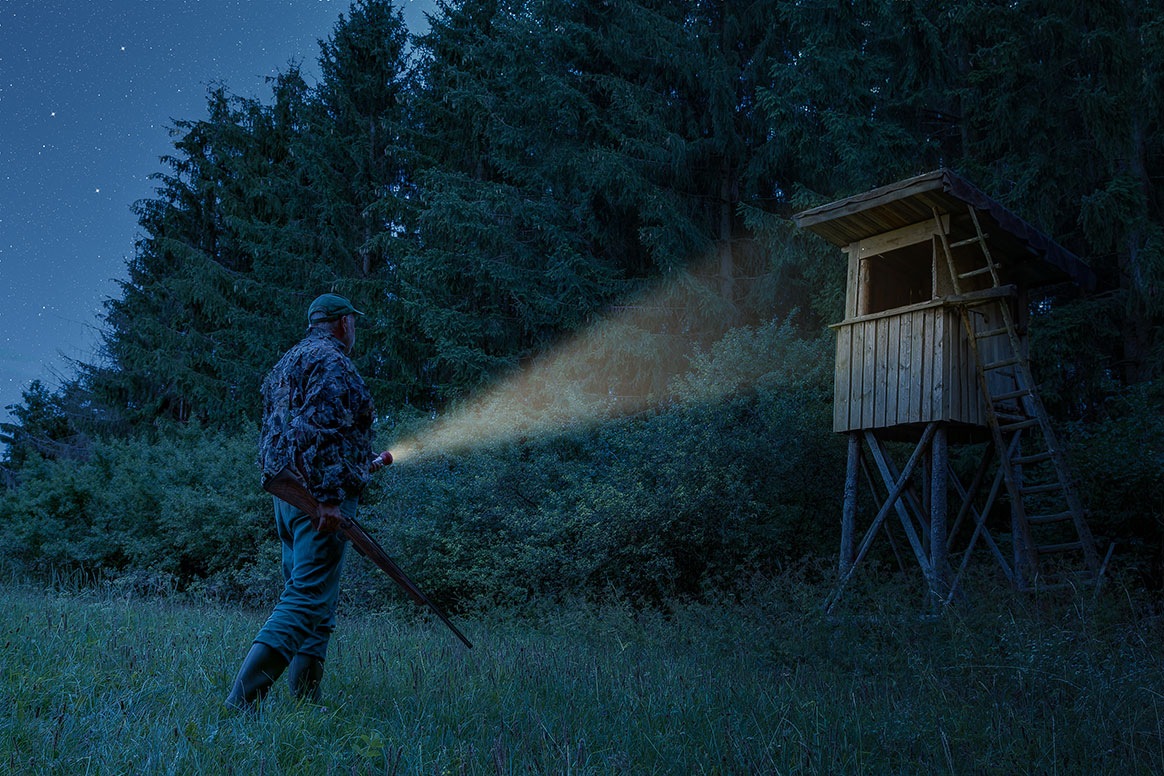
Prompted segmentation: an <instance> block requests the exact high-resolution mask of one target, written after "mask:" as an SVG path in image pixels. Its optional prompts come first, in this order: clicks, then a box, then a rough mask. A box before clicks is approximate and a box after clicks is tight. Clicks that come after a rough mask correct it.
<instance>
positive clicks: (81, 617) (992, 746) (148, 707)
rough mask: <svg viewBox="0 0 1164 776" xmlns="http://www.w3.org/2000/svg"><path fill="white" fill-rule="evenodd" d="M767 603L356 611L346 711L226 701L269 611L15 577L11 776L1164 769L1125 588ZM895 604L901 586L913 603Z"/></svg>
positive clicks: (1, 740)
mask: <svg viewBox="0 0 1164 776" xmlns="http://www.w3.org/2000/svg"><path fill="white" fill-rule="evenodd" d="M825 592H826V591H825V590H824V589H822V588H818V587H815V586H813V585H811V584H808V583H804V582H801V581H798V580H797V579H795V578H793V577H788V578H785V579H781V580H776V581H775V582H770V583H768V584H766V585H764V586H763V588H762V590H757V592H756V593H755V594H754V595H753V599H754V600H753V601H752V602H751V603H750V604H741V603H723V602H721V603H703V604H696V603H688V604H682V605H676V606H674V607H671V608H670V609H669V610H668V611H666V612H659V611H650V612H636V611H634V610H632V609H631V608H629V607H627V606H625V605H620V604H617V603H614V604H610V605H606V606H602V607H594V606H590V605H585V604H575V605H563V606H558V607H550V606H547V605H542V606H539V607H537V611H536V612H534V611H523V610H513V609H508V610H503V611H497V610H494V611H483V612H481V613H478V614H475V615H472V616H462V617H460V618H458V624H459V625H460V626H461V628H462V630H464V631H465V632H466V634H467V635H468V636H469V638H470V639H472V640H473V641H474V643H475V645H476V648H475V649H473V650H472V651H467V650H465V649H463V648H462V647H461V646H460V644H459V643H458V642H456V640H455V639H454V638H453V637H452V636H451V634H449V633H447V632H445V631H444V630H443V626H440V625H439V623H436V624H433V623H430V622H426V621H423V620H420V619H415V617H416V614H415V610H412V609H401V610H399V611H396V612H388V613H382V614H365V615H360V614H354V613H349V614H348V615H347V616H346V617H342V618H341V621H340V629H339V630H338V631H337V633H336V636H335V638H334V640H333V643H332V651H331V653H330V655H329V660H328V664H327V676H326V677H325V680H324V692H325V696H326V706H325V707H323V708H321V707H317V706H312V705H302V704H297V703H295V702H294V701H293V700H292V699H291V698H290V696H289V693H288V692H287V689H286V685H285V683H280V685H279V686H278V687H277V689H276V691H275V693H274V694H273V695H272V696H271V698H270V699H269V700H268V702H267V703H266V704H265V706H264V709H263V712H262V713H261V714H259V715H255V716H245V715H236V714H232V713H229V712H227V711H226V710H225V709H224V708H223V707H222V705H221V700H222V698H223V696H224V695H225V693H226V691H227V689H228V685H229V683H230V681H231V679H232V678H233V674H234V671H235V670H236V668H237V666H238V663H239V661H240V660H241V658H242V656H243V654H244V653H245V651H246V649H247V647H248V646H249V641H250V638H251V636H252V635H253V634H254V632H255V631H256V630H257V628H258V627H259V625H260V624H261V622H262V618H263V614H264V613H262V612H253V611H241V610H238V609H235V608H230V607H225V606H221V605H209V604H207V605H192V604H189V603H182V602H178V601H176V600H172V599H153V600H137V599H133V598H128V597H124V596H119V595H114V594H113V593H111V592H109V591H106V592H100V591H96V592H94V591H89V592H85V591H74V592H72V593H67V592H46V591H44V590H40V589H36V588H32V587H29V586H23V585H16V584H10V585H8V586H5V587H0V609H2V610H3V611H4V612H5V615H4V618H3V620H2V624H0V644H2V645H3V649H2V655H3V662H2V664H0V773H12V774H26V773H28V774H122V773H124V774H130V773H132V774H232V773H233V774H248V775H249V774H328V773H334V774H393V773H398V774H434V775H440V776H443V775H444V774H449V775H453V774H475V773H480V774H495V773H501V774H509V773H513V774H519V773H544V774H618V773H626V774H752V773H757V774H786V773H787V774H801V773H814V774H849V773H853V774H859V773H868V774H909V773H919V774H920V773H926V774H931V773H940V774H1028V773H1029V774H1068V773H1088V774H1105V773H1113V774H1114V773H1119V774H1127V773H1164V723H1162V719H1161V712H1162V711H1164V710H1162V709H1161V702H1162V701H1164V694H1162V693H1164V646H1162V644H1164V640H1162V639H1161V636H1162V635H1164V627H1162V622H1161V618H1160V617H1159V616H1151V615H1149V614H1145V609H1144V607H1143V605H1142V604H1135V605H1133V603H1132V602H1131V601H1130V600H1128V599H1127V598H1121V597H1120V596H1119V595H1114V594H1113V595H1110V596H1108V597H1105V598H1102V599H1100V600H1099V601H1097V602H1092V601H1091V600H1090V599H1087V598H1079V599H1074V600H1067V601H1059V602H1040V603H1038V604H1037V605H1036V604H1033V603H1031V602H1030V601H1029V600H1015V599H1011V598H1008V597H1003V596H995V597H993V598H990V597H987V598H984V599H980V600H978V601H977V603H976V605H975V607H974V608H973V609H963V610H960V611H957V612H954V613H952V614H950V615H948V616H946V617H944V618H942V619H940V620H937V621H933V622H920V621H918V620H917V619H916V618H915V619H909V618H894V617H882V618H879V619H877V620H875V621H869V620H861V619H856V618H852V619H846V618H843V619H841V620H839V621H827V620H825V619H824V618H822V617H821V615H820V607H819V604H820V602H821V601H822V600H823V599H824V597H825ZM886 595H887V596H889V597H892V596H893V595H895V594H894V593H892V592H889V593H886Z"/></svg>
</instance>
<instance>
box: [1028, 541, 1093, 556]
mask: <svg viewBox="0 0 1164 776" xmlns="http://www.w3.org/2000/svg"><path fill="white" fill-rule="evenodd" d="M1038 549H1039V554H1040V555H1050V554H1051V553H1053V552H1072V551H1074V550H1082V549H1083V542H1064V543H1063V544H1044V545H1042V546H1041V547H1039V548H1038Z"/></svg>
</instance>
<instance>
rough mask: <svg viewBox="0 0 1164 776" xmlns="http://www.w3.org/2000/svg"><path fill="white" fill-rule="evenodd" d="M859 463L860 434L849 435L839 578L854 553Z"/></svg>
mask: <svg viewBox="0 0 1164 776" xmlns="http://www.w3.org/2000/svg"><path fill="white" fill-rule="evenodd" d="M860 461H861V434H860V433H858V432H856V431H853V432H850V433H849V460H848V464H847V466H846V467H845V502H844V508H843V509H842V510H841V557H840V562H839V564H838V568H837V571H838V573H839V574H840V576H842V577H843V576H844V575H845V574H847V573H848V571H849V569H850V568H852V567H853V560H854V556H855V552H856V526H857V471H858V469H859V468H860V466H859V465H860Z"/></svg>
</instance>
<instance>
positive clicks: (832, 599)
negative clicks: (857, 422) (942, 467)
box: [825, 423, 935, 614]
mask: <svg viewBox="0 0 1164 776" xmlns="http://www.w3.org/2000/svg"><path fill="white" fill-rule="evenodd" d="M934 425H935V424H933V423H930V424H928V425H927V426H926V430H925V431H924V432H922V438H921V441H920V442H918V445H917V447H915V448H914V450H913V455H911V456H910V457H909V461H908V462H907V463H906V464H905V469H904V470H903V471H902V475H901V479H899V480H898V481H897V482H895V483H893V486H892V487H891V488H890V489H889V496H888V497H886V499H885V502H884V503H883V504H882V505H881V508H880V509H879V510H877V516H876V517H874V518H873V524H872V525H871V526H869V530H868V531H866V532H865V538H864V539H863V540H861V548H860V549H859V550H858V551H857V557H856V558H854V560H853V565H852V566H850V567H849V570H848V572H846V574H845V575H844V576H843V577H841V581H840V582H838V583H837V587H836V589H835V590H833V593H832V595H830V596H829V599H828V601H826V602H825V613H826V614H828V613H830V612H832V610H833V606H834V605H835V604H836V602H837V601H838V600H840V597H841V593H843V592H844V590H845V585H847V584H848V583H849V580H850V579H852V578H853V573H854V572H855V571H856V570H857V566H858V565H860V563H861V561H862V560H864V559H865V555H866V553H868V552H869V546H870V545H871V544H873V537H875V536H876V535H877V531H878V530H879V529H880V528H881V524H882V523H884V522H885V518H886V517H887V516H888V515H889V510H890V509H893V508H894V507H895V506H897V501H898V498H899V497H900V496H901V491H902V490H903V489H904V488H905V484H906V482H908V481H909V477H910V475H911V474H913V470H914V467H916V466H917V462H918V460H919V459H920V458H921V453H922V450H924V449H925V447H926V446H927V445H929V443H930V439H931V438H932V437H933V434H934ZM871 436H872V434H871V433H869V432H866V438H867V439H868V438H869V437H871ZM873 438H874V439H876V437H873ZM875 457H876V456H875ZM882 476H884V472H882ZM907 525H908V521H907ZM912 531H913V526H909V528H908V530H907V533H911V532H912ZM916 540H917V537H916V535H915V536H914V537H913V540H912V541H916ZM919 560H921V562H922V569H923V571H924V570H925V556H922V557H921V558H920V559H919Z"/></svg>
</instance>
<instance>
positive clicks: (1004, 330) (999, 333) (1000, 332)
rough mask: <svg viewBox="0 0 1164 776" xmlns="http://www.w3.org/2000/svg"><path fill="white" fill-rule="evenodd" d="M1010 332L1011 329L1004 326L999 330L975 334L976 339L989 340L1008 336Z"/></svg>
mask: <svg viewBox="0 0 1164 776" xmlns="http://www.w3.org/2000/svg"><path fill="white" fill-rule="evenodd" d="M1009 331H1010V329H1008V328H1006V327H1005V326H1002V327H1000V328H997V329H989V330H988V331H976V332H974V337H975V338H976V339H988V338H990V337H999V336H1002V335H1003V334H1006V333H1007V332H1009Z"/></svg>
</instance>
